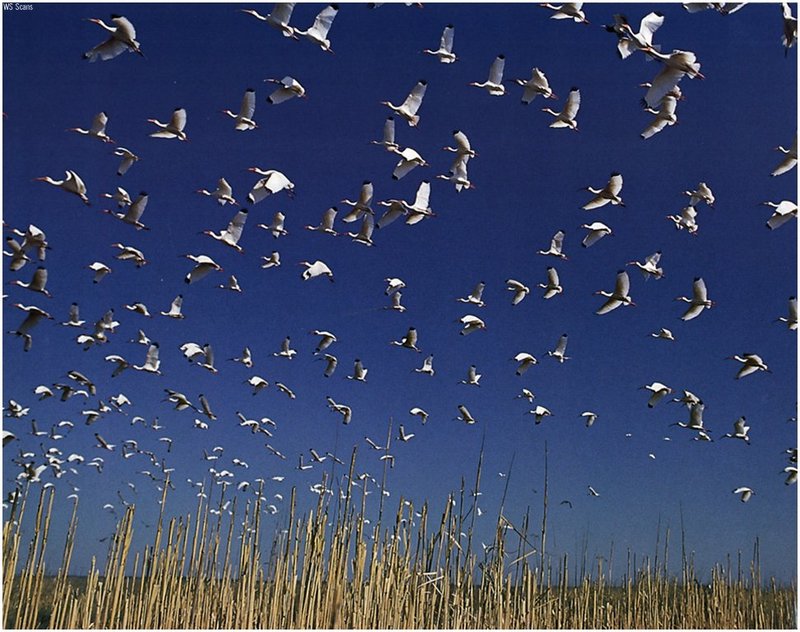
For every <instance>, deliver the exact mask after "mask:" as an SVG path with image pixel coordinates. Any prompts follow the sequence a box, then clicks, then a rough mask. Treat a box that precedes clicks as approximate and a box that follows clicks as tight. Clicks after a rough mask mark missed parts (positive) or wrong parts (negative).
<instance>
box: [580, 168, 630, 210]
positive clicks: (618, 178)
mask: <svg viewBox="0 0 800 632" xmlns="http://www.w3.org/2000/svg"><path fill="white" fill-rule="evenodd" d="M586 190H587V191H589V192H590V193H594V195H595V197H594V198H592V199H591V200H590V201H589V202H587V203H586V204H584V205H583V206H582V207H581V208H582V209H583V210H584V211H591V210H593V209H596V208H600V207H602V206H605V205H606V204H608V203H609V202H611V203H612V204H619V205H620V206H625V202H623V201H622V198H621V197H620V196H619V193H620V191H622V175H620V174H619V173H617V172H614V173H612V174H611V177H610V178H609V180H608V183H607V184H606V185H605V186H604V187H603V188H602V189H593V188H592V187H586Z"/></svg>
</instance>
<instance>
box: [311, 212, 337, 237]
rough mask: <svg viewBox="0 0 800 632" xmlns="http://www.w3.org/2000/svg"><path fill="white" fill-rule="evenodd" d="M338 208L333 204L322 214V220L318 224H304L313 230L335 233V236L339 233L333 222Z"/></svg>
mask: <svg viewBox="0 0 800 632" xmlns="http://www.w3.org/2000/svg"><path fill="white" fill-rule="evenodd" d="M337 212H338V209H337V208H336V207H335V206H331V207H330V208H329V209H327V210H326V211H325V212H324V213H323V214H322V220H321V221H320V223H319V224H318V225H317V226H311V225H310V224H309V225H307V226H304V227H303V228H305V229H306V230H313V231H317V232H320V233H325V234H327V235H333V236H334V237H335V236H337V235H338V233H337V232H336V231H335V230H334V229H333V222H334V220H335V219H336V213H337Z"/></svg>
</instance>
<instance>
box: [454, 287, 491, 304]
mask: <svg viewBox="0 0 800 632" xmlns="http://www.w3.org/2000/svg"><path fill="white" fill-rule="evenodd" d="M485 287H486V283H484V282H483V281H479V282H478V283H477V284H476V285H475V287H474V288H473V289H472V292H470V293H469V294H467V296H464V297H462V298H457V299H456V300H457V301H458V302H459V303H471V304H472V305H477V306H478V307H483V306H484V305H486V303H484V302H483V298H482V297H483V290H484V288H485Z"/></svg>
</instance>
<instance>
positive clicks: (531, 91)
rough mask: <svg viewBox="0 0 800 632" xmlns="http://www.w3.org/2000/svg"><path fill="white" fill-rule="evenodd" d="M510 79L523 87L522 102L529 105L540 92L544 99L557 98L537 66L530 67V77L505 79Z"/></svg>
mask: <svg viewBox="0 0 800 632" xmlns="http://www.w3.org/2000/svg"><path fill="white" fill-rule="evenodd" d="M506 81H512V82H514V83H516V84H517V85H518V86H522V87H523V88H525V90H524V92H523V93H522V104H523V105H530V104H531V102H532V101H533V100H534V99H535V98H536V97H537V96H539V95H540V94H541V95H542V96H543V97H544V98H545V99H557V98H558V97H557V96H556V95H555V94H554V93H553V90H552V89H551V88H550V83H549V82H548V81H547V77H546V76H545V74H544V73H543V72H542V71H541V70H539V69H538V68H535V67H534V68H531V78H530V79H506Z"/></svg>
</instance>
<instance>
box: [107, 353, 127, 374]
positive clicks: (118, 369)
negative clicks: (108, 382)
mask: <svg viewBox="0 0 800 632" xmlns="http://www.w3.org/2000/svg"><path fill="white" fill-rule="evenodd" d="M103 359H104V360H105V361H106V362H113V363H114V365H115V366H114V371H113V373H111V377H117V376H118V375H120V374H121V373H122V372H123V371H124V370H125V369H129V368H130V367H131V363H130V362H128V361H127V360H126V359H125V358H123V357H122V356H120V355H114V354H112V355H107V356H106V357H105V358H103Z"/></svg>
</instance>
